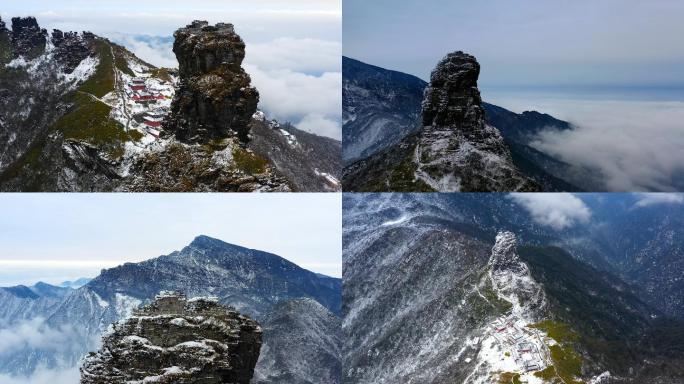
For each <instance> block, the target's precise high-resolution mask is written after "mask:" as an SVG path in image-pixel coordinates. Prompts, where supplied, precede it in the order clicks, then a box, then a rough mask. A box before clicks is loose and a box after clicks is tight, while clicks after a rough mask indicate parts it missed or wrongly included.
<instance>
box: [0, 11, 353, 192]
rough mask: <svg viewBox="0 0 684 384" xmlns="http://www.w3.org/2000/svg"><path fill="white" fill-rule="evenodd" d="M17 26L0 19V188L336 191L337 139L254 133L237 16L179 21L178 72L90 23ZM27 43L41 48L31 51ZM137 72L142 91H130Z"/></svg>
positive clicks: (25, 22) (254, 97)
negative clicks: (87, 26)
mask: <svg viewBox="0 0 684 384" xmlns="http://www.w3.org/2000/svg"><path fill="white" fill-rule="evenodd" d="M0 22H2V21H1V20H0ZM14 24H16V29H17V33H16V35H17V36H18V37H17V38H16V39H15V38H14V35H15V33H14V31H12V30H9V29H7V28H6V26H5V24H4V22H2V24H0V96H2V97H0V190H5V191H140V192H142V191H146V192H156V191H231V192H236V191H240V192H254V191H258V192H271V191H275V192H286V191H291V190H297V191H338V190H340V189H341V186H340V185H339V182H338V181H337V180H338V179H339V178H340V177H341V175H340V173H341V171H340V168H341V165H340V164H341V159H340V158H341V156H340V153H341V145H340V143H339V141H335V140H328V139H327V138H323V137H320V136H316V135H310V134H307V133H306V132H301V131H297V130H296V129H290V130H289V131H288V130H286V129H279V128H277V127H276V128H273V129H271V128H272V127H265V128H266V129H257V130H254V131H251V126H253V125H254V124H257V125H259V124H261V122H262V121H263V119H259V118H258V116H260V115H261V116H263V113H261V112H259V111H257V110H256V104H257V102H258V92H257V91H256V90H255V89H254V88H253V87H251V86H250V85H249V83H250V80H249V75H247V74H246V73H245V72H244V70H243V69H242V68H241V67H240V63H241V62H242V59H243V58H244V52H245V46H244V42H242V40H241V39H240V37H239V36H238V35H237V34H235V32H234V29H233V27H232V26H231V25H230V24H223V23H219V24H217V25H216V26H209V25H208V23H206V22H196V23H194V24H191V25H190V26H188V27H187V28H182V29H181V30H179V31H178V34H177V37H178V39H179V40H178V41H177V42H176V47H175V48H176V53H177V54H178V58H179V61H180V63H181V68H182V70H180V71H176V70H173V69H168V68H156V67H154V66H152V65H150V64H149V63H145V62H144V61H142V60H140V59H139V58H137V57H136V56H135V55H134V54H132V53H131V52H129V51H127V50H126V48H124V47H122V46H119V45H117V44H115V43H113V42H111V41H109V40H107V39H105V38H102V37H98V36H95V35H94V34H92V33H89V32H83V33H75V32H62V31H59V30H54V31H53V32H52V33H51V34H48V33H47V32H46V31H44V30H42V29H40V28H39V27H37V25H38V24H37V22H36V20H35V19H34V18H27V19H17V21H16V22H15V23H14ZM193 25H194V27H193ZM43 39H44V40H45V43H43ZM31 44H33V45H32V46H31V49H30V51H31V52H33V53H36V55H37V56H35V57H33V56H27V55H26V54H24V52H25V51H26V49H27V47H28V46H29V45H31ZM15 46H17V47H19V48H20V49H19V50H17V49H16V48H15ZM33 53H32V54H33ZM195 55H196V56H195ZM32 57H33V58H32ZM194 57H197V58H198V59H196V61H195V59H193V58H194ZM179 76H180V77H181V80H179ZM135 81H144V83H145V88H146V90H142V91H140V90H139V89H137V90H136V89H133V88H134V86H136V85H134V82H135ZM176 86H178V89H175V87H176ZM176 91H178V92H176ZM140 92H142V93H141V94H138V93H140ZM141 95H142V96H141ZM143 96H144V97H148V98H149V97H153V98H155V101H154V102H151V103H147V102H145V101H141V99H140V97H143ZM175 96H178V97H175ZM136 97H137V98H138V99H136ZM172 100H174V101H172ZM172 105H173V107H172ZM169 109H170V110H171V113H169ZM255 116H256V117H255ZM148 118H152V119H153V120H154V121H153V122H152V123H151V124H155V125H154V126H152V125H148V124H147V123H148V122H149V121H148V120H147V119H148ZM165 121H166V122H165ZM167 123H168V124H170V125H169V127H168V130H162V129H160V127H159V126H158V125H161V127H163V126H164V125H165V124H167ZM186 123H187V126H181V125H182V124H186ZM179 124H180V125H179ZM160 131H161V132H160ZM250 132H251V134H250ZM250 139H252V140H250ZM248 141H250V142H252V143H254V144H251V145H250V143H248ZM297 143H300V144H301V145H296V144H297Z"/></svg>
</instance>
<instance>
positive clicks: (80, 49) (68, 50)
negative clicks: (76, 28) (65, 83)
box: [51, 29, 92, 73]
mask: <svg viewBox="0 0 684 384" xmlns="http://www.w3.org/2000/svg"><path fill="white" fill-rule="evenodd" d="M91 39H92V38H91ZM91 39H87V38H86V37H85V32H84V35H83V36H82V37H79V35H78V33H77V32H62V31H60V30H59V29H54V30H53V31H52V39H51V41H52V44H53V45H54V46H55V58H56V59H57V61H58V62H59V63H60V64H61V65H62V66H63V67H64V72H65V73H72V72H73V71H74V69H75V68H76V67H77V66H78V65H79V64H80V63H81V61H83V60H84V59H85V58H86V57H88V56H90V55H91V53H92V52H91V51H90V49H89V48H88V44H87V42H88V40H91Z"/></svg>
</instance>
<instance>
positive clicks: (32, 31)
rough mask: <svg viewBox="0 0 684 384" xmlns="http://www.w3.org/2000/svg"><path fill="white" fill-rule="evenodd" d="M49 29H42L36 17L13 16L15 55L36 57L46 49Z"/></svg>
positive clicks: (28, 57) (29, 57)
mask: <svg viewBox="0 0 684 384" xmlns="http://www.w3.org/2000/svg"><path fill="white" fill-rule="evenodd" d="M46 43H47V30H45V29H41V28H40V27H39V26H38V22H37V21H36V18H35V17H26V18H22V17H13V18H12V46H13V48H14V54H15V57H18V56H25V57H26V58H27V59H29V60H30V59H34V58H36V57H38V56H40V55H41V54H42V53H43V52H44V51H45V44H46Z"/></svg>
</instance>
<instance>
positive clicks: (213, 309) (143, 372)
mask: <svg viewBox="0 0 684 384" xmlns="http://www.w3.org/2000/svg"><path fill="white" fill-rule="evenodd" d="M261 333H262V332H261V327H260V326H259V324H258V323H257V322H255V321H254V320H251V319H250V318H248V317H246V316H243V315H241V314H239V313H238V312H237V311H235V310H234V309H232V308H227V307H223V306H221V305H219V304H218V302H217V300H216V299H212V298H202V297H198V298H193V299H190V300H188V299H186V297H185V295H183V294H181V293H176V292H162V293H160V294H159V295H157V296H156V298H155V301H154V302H152V303H151V304H150V305H148V306H145V307H143V308H141V309H138V310H136V311H135V312H134V313H133V315H132V316H131V317H129V318H127V319H125V320H123V321H120V322H118V323H116V324H114V326H113V329H112V330H110V331H109V332H108V333H107V334H106V335H105V336H104V337H103V342H102V348H101V349H100V350H99V351H98V352H94V353H91V354H89V355H88V356H87V357H86V359H85V361H84V363H83V366H82V367H81V384H125V383H131V382H143V383H146V382H155V383H168V384H171V383H174V384H219V383H231V384H248V383H249V382H250V380H251V378H252V376H253V374H254V366H255V365H256V362H257V359H258V358H259V350H260V348H261Z"/></svg>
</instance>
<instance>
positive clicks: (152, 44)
mask: <svg viewBox="0 0 684 384" xmlns="http://www.w3.org/2000/svg"><path fill="white" fill-rule="evenodd" d="M114 40H115V41H116V42H118V43H120V44H122V45H124V46H126V47H127V48H128V49H129V50H131V51H132V52H133V53H135V54H136V55H137V56H138V57H140V58H141V59H143V60H145V61H148V62H150V63H152V64H154V65H156V66H164V67H177V66H178V62H177V61H176V58H175V56H174V54H173V52H172V46H173V42H172V39H169V38H162V37H150V36H139V35H136V36H133V35H122V34H119V35H116V36H115V37H114ZM341 52H342V46H341V44H340V43H339V42H335V41H326V40H318V39H311V38H305V39H295V38H290V37H281V38H276V39H274V40H272V41H268V42H263V43H256V44H249V43H247V49H246V58H245V63H244V66H245V69H246V70H247V72H248V73H249V74H250V76H251V77H252V83H253V84H254V85H255V86H256V87H257V89H258V90H259V94H260V100H259V109H261V110H263V111H264V112H266V115H267V116H268V117H269V118H275V119H277V120H279V121H282V122H285V121H289V122H291V123H292V124H294V125H295V126H297V127H298V128H300V129H303V130H305V131H308V132H311V133H315V134H318V135H323V136H327V137H332V138H334V139H338V140H339V139H341V137H342V126H341V109H342V94H341V89H342V70H341V60H340V53H341Z"/></svg>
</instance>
